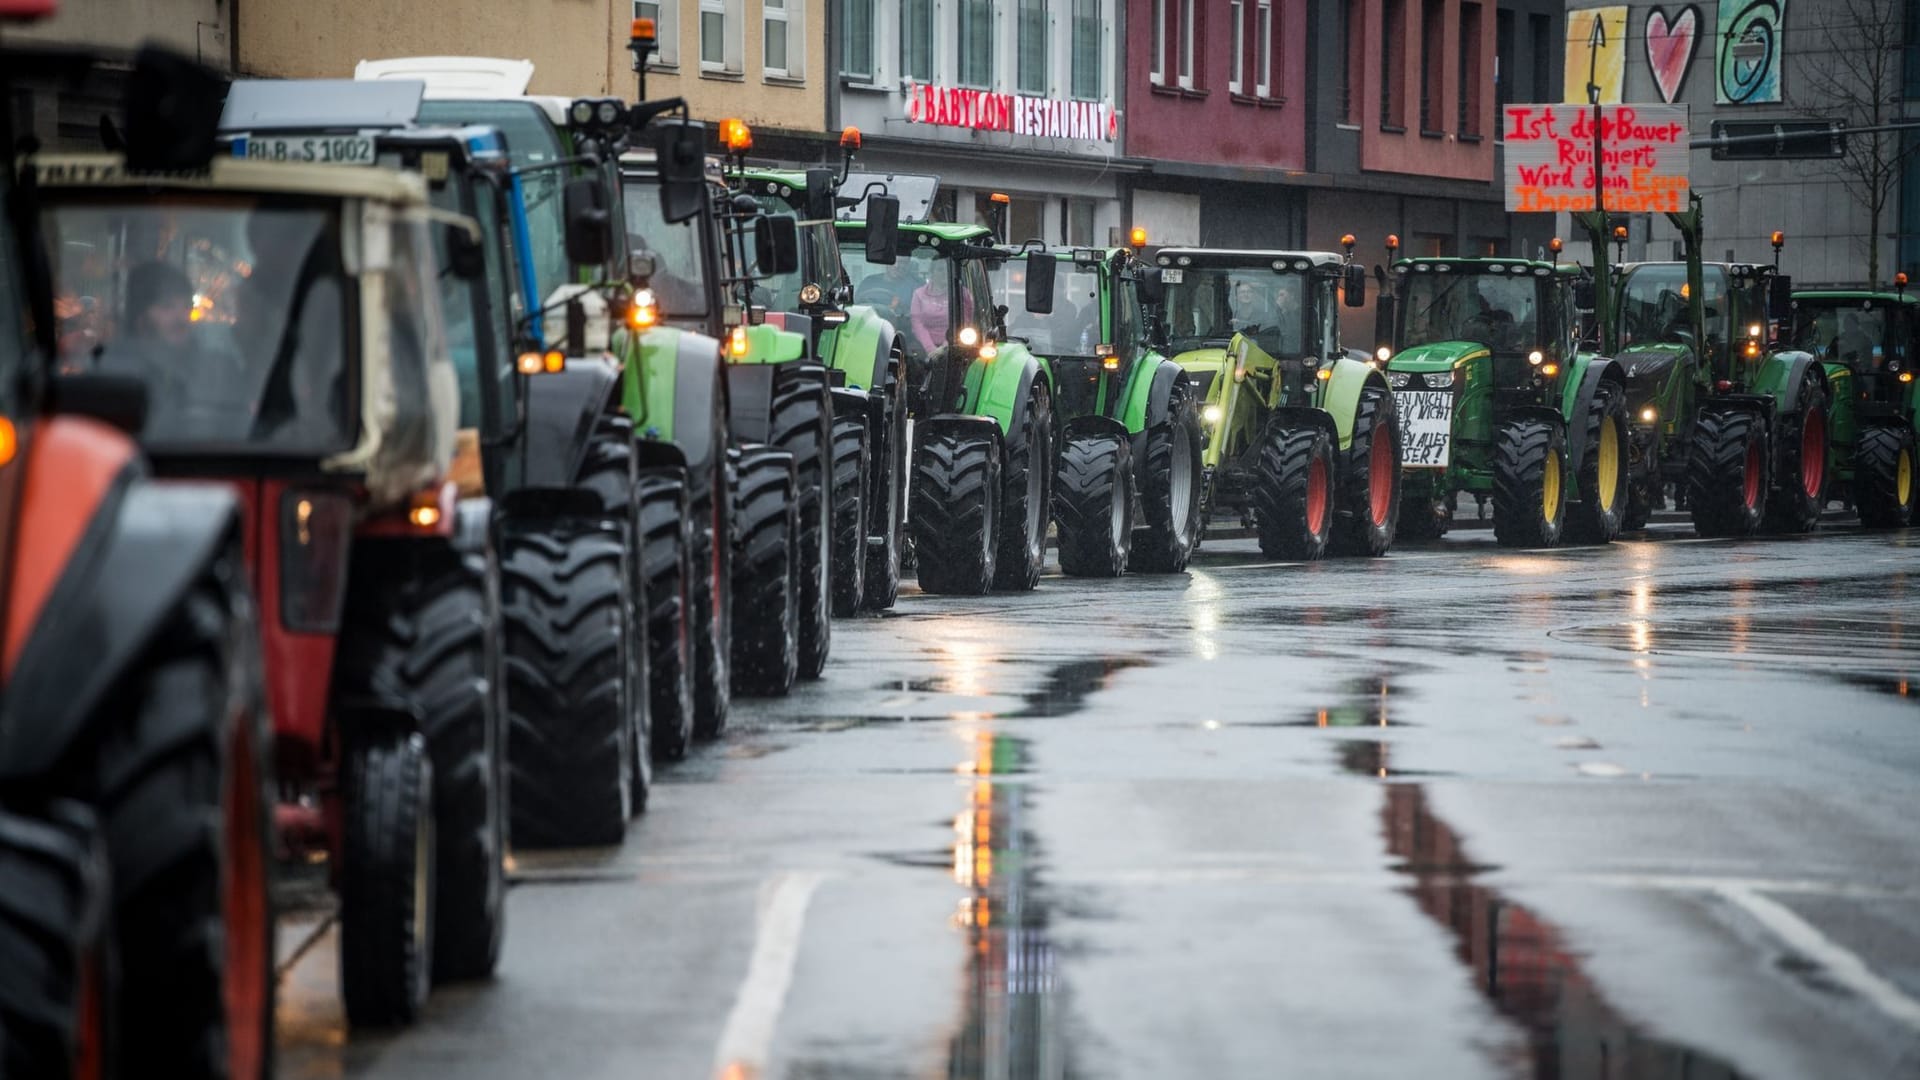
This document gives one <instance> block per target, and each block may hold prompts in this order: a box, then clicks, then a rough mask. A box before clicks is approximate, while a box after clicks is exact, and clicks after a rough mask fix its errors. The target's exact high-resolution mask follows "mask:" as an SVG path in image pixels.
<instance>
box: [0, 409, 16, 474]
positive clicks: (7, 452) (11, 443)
mask: <svg viewBox="0 0 1920 1080" xmlns="http://www.w3.org/2000/svg"><path fill="white" fill-rule="evenodd" d="M19 452H20V433H19V432H18V431H15V430H14V427H13V421H11V420H9V419H7V418H6V417H4V416H0V465H5V464H6V463H8V462H9V461H12V460H13V455H15V454H17V453H19Z"/></svg>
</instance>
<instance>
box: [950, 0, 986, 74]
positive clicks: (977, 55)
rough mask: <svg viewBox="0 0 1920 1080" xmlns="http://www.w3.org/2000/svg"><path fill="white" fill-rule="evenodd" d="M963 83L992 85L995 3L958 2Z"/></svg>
mask: <svg viewBox="0 0 1920 1080" xmlns="http://www.w3.org/2000/svg"><path fill="white" fill-rule="evenodd" d="M956 6H957V7H958V9H959V15H960V18H959V35H958V37H959V45H960V49H959V55H960V72H959V74H960V84H961V85H962V86H985V87H990V86H992V85H993V0H958V3H957V5H956Z"/></svg>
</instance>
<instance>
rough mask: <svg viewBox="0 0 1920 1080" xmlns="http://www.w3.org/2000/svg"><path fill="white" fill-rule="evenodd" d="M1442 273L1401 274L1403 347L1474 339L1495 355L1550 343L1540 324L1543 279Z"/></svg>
mask: <svg viewBox="0 0 1920 1080" xmlns="http://www.w3.org/2000/svg"><path fill="white" fill-rule="evenodd" d="M1440 265H1442V266H1445V267H1446V268H1445V269H1444V270H1439V269H1436V270H1425V271H1423V270H1417V269H1416V270H1413V271H1410V272H1403V273H1402V280H1403V281H1404V282H1405V285H1404V286H1403V288H1402V296H1401V306H1400V334H1399V339H1400V348H1402V349H1408V348H1412V347H1413V346H1416V345H1428V344H1432V343H1434V342H1440V341H1472V342H1477V343H1479V344H1481V345H1485V346H1486V347H1487V348H1488V349H1489V350H1491V351H1493V352H1496V353H1523V352H1526V351H1527V350H1529V349H1532V348H1535V347H1537V346H1539V345H1540V344H1542V343H1543V342H1544V341H1545V340H1547V338H1548V337H1550V335H1548V334H1546V333H1545V332H1544V331H1543V329H1542V325H1541V311H1540V304H1539V290H1540V285H1539V280H1540V279H1539V278H1537V277H1535V276H1534V275H1531V274H1520V273H1514V274H1509V273H1504V272H1502V273H1480V272H1475V271H1473V270H1471V269H1460V268H1456V267H1452V266H1448V265H1447V264H1440Z"/></svg>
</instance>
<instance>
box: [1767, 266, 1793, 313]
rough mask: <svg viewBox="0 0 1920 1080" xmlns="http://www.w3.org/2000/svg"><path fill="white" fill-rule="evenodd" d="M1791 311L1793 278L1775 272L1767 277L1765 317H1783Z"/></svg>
mask: <svg viewBox="0 0 1920 1080" xmlns="http://www.w3.org/2000/svg"><path fill="white" fill-rule="evenodd" d="M1792 313H1793V278H1791V277H1789V276H1788V275H1786V274H1775V275H1773V276H1772V277H1770V278H1768V279H1767V317H1768V318H1769V319H1785V318H1786V317H1787V316H1788V315H1790V314H1792Z"/></svg>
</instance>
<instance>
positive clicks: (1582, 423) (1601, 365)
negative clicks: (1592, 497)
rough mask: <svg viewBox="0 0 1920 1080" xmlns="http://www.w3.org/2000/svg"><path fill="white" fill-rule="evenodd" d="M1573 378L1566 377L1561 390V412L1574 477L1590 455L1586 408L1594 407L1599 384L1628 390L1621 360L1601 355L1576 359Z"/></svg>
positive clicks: (1622, 391) (1570, 470) (1568, 456)
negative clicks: (1594, 397)
mask: <svg viewBox="0 0 1920 1080" xmlns="http://www.w3.org/2000/svg"><path fill="white" fill-rule="evenodd" d="M1573 368H1574V370H1573V371H1572V372H1570V373H1569V374H1571V375H1572V376H1573V378H1571V379H1568V380H1567V385H1566V388H1565V389H1564V390H1563V391H1562V392H1561V393H1562V396H1561V399H1560V400H1561V408H1560V415H1561V416H1562V417H1564V418H1565V419H1566V425H1567V471H1568V472H1569V473H1571V474H1572V475H1574V476H1578V475H1580V463H1581V462H1583V461H1585V460H1586V455H1587V424H1586V415H1587V410H1588V409H1589V408H1591V407H1592V406H1593V396H1594V395H1595V394H1597V393H1599V392H1600V384H1601V383H1603V382H1610V383H1613V384H1614V385H1615V386H1616V387H1618V388H1619V392H1620V393H1621V394H1622V395H1623V396H1624V395H1625V394H1626V392H1627V373H1626V370H1625V369H1624V368H1622V367H1621V366H1620V364H1619V362H1618V361H1615V360H1608V359H1604V358H1600V357H1589V358H1587V359H1585V360H1581V359H1575V360H1574V362H1573Z"/></svg>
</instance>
